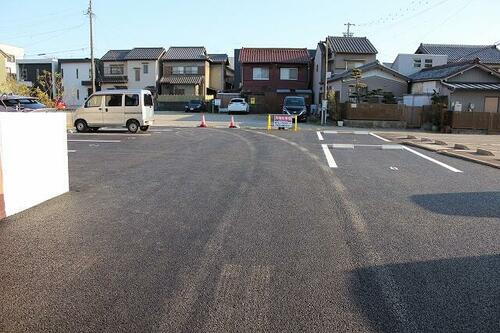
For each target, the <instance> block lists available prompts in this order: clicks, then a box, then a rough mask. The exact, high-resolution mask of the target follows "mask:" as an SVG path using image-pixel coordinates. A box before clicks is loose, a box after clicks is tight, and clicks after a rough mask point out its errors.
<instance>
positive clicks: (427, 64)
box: [424, 59, 432, 68]
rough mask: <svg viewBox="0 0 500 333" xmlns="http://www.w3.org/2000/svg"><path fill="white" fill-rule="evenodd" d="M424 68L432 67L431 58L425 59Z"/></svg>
mask: <svg viewBox="0 0 500 333" xmlns="http://www.w3.org/2000/svg"><path fill="white" fill-rule="evenodd" d="M424 66H425V68H430V67H432V59H425V65H424Z"/></svg>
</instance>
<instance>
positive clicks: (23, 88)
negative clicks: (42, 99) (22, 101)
mask: <svg viewBox="0 0 500 333" xmlns="http://www.w3.org/2000/svg"><path fill="white" fill-rule="evenodd" d="M0 94H14V95H20V96H31V88H30V87H28V86H27V85H25V84H22V83H19V82H17V81H16V80H15V79H14V78H12V77H8V78H7V80H6V81H5V83H2V84H0Z"/></svg>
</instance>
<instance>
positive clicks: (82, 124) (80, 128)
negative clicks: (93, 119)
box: [75, 119, 89, 133]
mask: <svg viewBox="0 0 500 333" xmlns="http://www.w3.org/2000/svg"><path fill="white" fill-rule="evenodd" d="M75 128H76V131H77V132H78V133H85V132H87V131H88V130H89V127H88V126H87V122H86V121H85V120H81V119H80V120H77V121H76V122H75Z"/></svg>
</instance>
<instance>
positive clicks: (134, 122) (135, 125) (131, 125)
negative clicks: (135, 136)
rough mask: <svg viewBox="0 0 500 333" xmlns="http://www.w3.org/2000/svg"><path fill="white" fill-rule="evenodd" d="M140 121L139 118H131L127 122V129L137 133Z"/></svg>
mask: <svg viewBox="0 0 500 333" xmlns="http://www.w3.org/2000/svg"><path fill="white" fill-rule="evenodd" d="M139 126H140V125H139V122H138V121H137V120H130V121H129V122H128V123H127V129H128V131H129V132H130V133H137V131H138V130H139Z"/></svg>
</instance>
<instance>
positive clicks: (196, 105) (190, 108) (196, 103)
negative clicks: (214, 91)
mask: <svg viewBox="0 0 500 333" xmlns="http://www.w3.org/2000/svg"><path fill="white" fill-rule="evenodd" d="M184 109H185V111H186V112H204V111H206V110H207V107H206V106H205V103H203V102H202V101H200V100H191V101H189V103H188V104H187V105H186V106H185V107H184Z"/></svg>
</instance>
